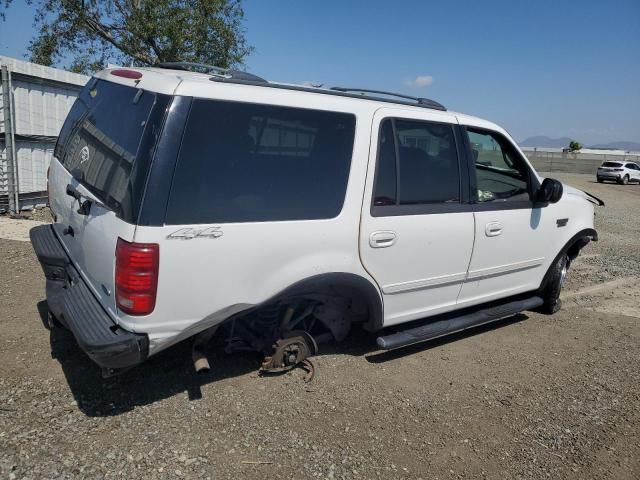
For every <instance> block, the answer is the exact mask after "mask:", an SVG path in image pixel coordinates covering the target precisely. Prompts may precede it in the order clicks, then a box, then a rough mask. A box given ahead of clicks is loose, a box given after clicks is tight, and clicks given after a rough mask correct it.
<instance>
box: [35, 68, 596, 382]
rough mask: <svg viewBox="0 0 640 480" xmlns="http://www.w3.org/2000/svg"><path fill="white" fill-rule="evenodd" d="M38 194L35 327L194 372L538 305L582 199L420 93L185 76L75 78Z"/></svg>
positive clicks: (498, 134) (395, 343) (209, 72)
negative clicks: (189, 354) (181, 355)
mask: <svg viewBox="0 0 640 480" xmlns="http://www.w3.org/2000/svg"><path fill="white" fill-rule="evenodd" d="M193 69H196V70H200V71H198V72H194V71H189V70H193ZM49 194H50V206H51V211H52V214H53V216H54V223H53V226H49V225H46V226H42V227H37V228H35V229H33V230H32V231H31V238H32V243H33V246H34V249H35V251H36V254H37V256H38V258H39V260H40V262H41V264H42V267H43V270H44V273H45V276H46V279H47V282H46V283H47V300H48V305H49V309H50V312H51V318H50V321H51V324H57V323H60V324H62V325H63V326H65V327H67V328H69V329H70V330H71V331H72V332H73V334H74V336H75V338H76V339H77V341H78V343H79V345H80V346H81V347H82V349H83V350H84V351H85V352H86V353H87V354H88V355H89V356H90V357H91V358H92V359H93V360H94V361H95V362H96V363H98V364H99V365H101V366H102V367H103V368H104V372H105V374H110V373H114V372H117V371H118V370H119V369H123V368H126V367H130V366H133V365H135V364H138V363H140V362H142V361H143V360H145V359H146V358H148V357H149V356H151V355H154V354H156V353H158V352H160V351H161V350H164V349H166V348H167V347H169V346H171V345H173V344H175V343H177V342H179V341H181V340H184V339H187V338H191V337H193V348H194V350H193V359H194V361H195V364H196V369H198V370H200V369H204V368H207V366H208V365H207V362H206V357H204V354H203V350H204V346H205V345H206V344H207V342H208V341H209V340H210V339H211V338H212V337H213V336H214V335H215V336H217V337H218V338H219V342H220V343H222V344H223V345H225V349H226V350H227V351H234V350H238V349H250V350H257V351H261V352H262V353H264V355H265V356H266V358H265V362H264V364H263V368H264V369H266V370H271V369H286V368H289V367H291V366H293V365H295V364H297V363H298V362H300V361H302V360H304V359H305V357H307V356H309V355H312V354H314V353H315V352H316V351H317V348H318V347H317V345H318V344H319V343H322V342H324V341H330V340H338V341H340V340H342V339H344V338H345V337H346V335H347V334H348V333H349V331H350V329H351V328H352V327H354V326H355V325H356V324H360V325H361V326H363V327H364V328H366V329H368V330H369V331H378V332H380V336H379V338H378V345H379V346H380V347H382V348H385V349H389V348H396V347H400V346H403V345H407V344H410V343H415V342H419V341H423V340H428V339H431V338H435V337H439V336H442V335H446V334H448V333H452V332H455V331H459V330H463V329H465V328H469V327H473V326H475V325H479V324H483V323H487V322H490V321H493V320H497V319H500V318H504V317H507V316H510V315H513V314H516V313H518V312H520V311H523V310H530V309H537V310H541V311H544V312H548V313H553V312H554V311H556V310H557V309H558V308H559V305H560V303H559V293H560V288H561V286H562V283H563V280H564V276H565V275H566V272H567V268H568V267H569V264H570V262H571V260H572V259H574V258H575V257H576V256H577V255H578V253H579V251H580V249H582V247H584V246H585V245H586V244H587V243H588V242H589V241H590V240H597V234H596V231H595V230H594V225H593V220H594V205H593V204H602V202H600V201H599V200H598V199H596V198H595V197H593V196H591V195H589V194H587V193H583V192H581V191H579V190H576V189H574V188H571V187H567V186H564V187H563V185H562V184H561V183H560V182H558V181H556V180H552V179H544V180H543V179H542V178H540V177H539V176H538V175H537V174H536V172H535V171H534V170H533V168H532V167H531V165H530V164H529V162H528V161H527V159H526V157H525V156H524V155H523V154H522V152H521V151H520V150H519V148H518V147H517V145H516V144H515V142H514V141H513V140H512V139H511V137H510V136H509V135H508V134H507V133H506V132H505V131H504V130H503V129H502V128H500V127H498V126H497V125H495V124H493V123H490V122H487V121H485V120H481V119H479V118H475V117H471V116H467V115H462V114H459V113H454V112H450V111H447V110H446V109H445V108H444V107H443V106H442V105H440V104H438V103H436V102H433V101H431V100H427V99H418V98H410V97H404V96H399V95H394V94H389V93H385V92H376V91H368V90H357V91H354V90H350V89H343V88H334V89H319V88H307V87H301V86H293V85H284V84H276V83H271V82H267V81H265V80H263V79H261V78H259V77H256V76H253V75H250V74H247V73H244V72H237V71H221V70H219V69H215V68H213V67H206V66H199V65H190V64H168V65H167V64H165V65H161V66H158V67H157V68H135V69H133V68H126V69H122V68H120V69H107V70H104V71H102V72H100V73H99V74H97V75H96V76H95V77H94V78H92V79H91V80H90V81H89V83H88V84H87V86H86V87H85V88H84V90H83V91H82V93H81V95H80V97H79V98H78V100H77V101H76V103H75V104H74V106H73V108H72V110H71V112H70V113H69V115H68V117H67V120H66V122H65V124H64V127H63V129H62V131H61V133H60V136H59V139H58V143H57V145H56V148H55V158H54V159H53V161H52V163H51V167H50V171H49ZM416 320H420V322H418V323H416V322H414V321H416ZM407 322H412V323H411V325H407Z"/></svg>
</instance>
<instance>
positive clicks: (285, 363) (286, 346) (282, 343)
mask: <svg viewBox="0 0 640 480" xmlns="http://www.w3.org/2000/svg"><path fill="white" fill-rule="evenodd" d="M273 349H274V351H273V353H272V354H271V355H270V356H268V357H265V358H264V360H263V361H262V366H261V367H260V373H278V372H286V371H288V370H291V369H292V368H294V367H296V366H298V365H300V364H302V363H303V362H304V367H305V370H306V371H307V373H308V377H311V378H313V364H311V362H309V361H308V360H307V358H308V357H310V356H312V355H315V354H316V353H318V345H317V344H316V342H315V340H314V339H313V337H312V336H311V335H309V334H308V333H307V332H303V331H295V330H294V331H291V332H289V333H287V335H286V336H285V337H284V338H281V339H279V340H278V341H276V343H275V345H274V346H273ZM311 378H309V380H310V379H311ZM309 380H307V381H309Z"/></svg>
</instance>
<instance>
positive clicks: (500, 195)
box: [467, 127, 530, 203]
mask: <svg viewBox="0 0 640 480" xmlns="http://www.w3.org/2000/svg"><path fill="white" fill-rule="evenodd" d="M467 135H468V137H469V143H470V144H471V154H472V155H473V160H474V163H475V172H476V183H477V188H478V192H477V195H478V202H479V203H484V202H501V201H518V200H523V201H527V200H529V198H530V197H529V189H528V178H529V170H528V168H527V166H526V165H525V163H524V161H523V160H522V159H521V158H520V156H519V155H518V154H517V152H516V151H515V149H514V147H513V146H512V145H511V144H510V143H509V142H508V141H507V140H506V139H505V138H504V137H502V136H501V135H498V134H496V133H494V132H488V131H485V130H475V129H473V128H469V127H467Z"/></svg>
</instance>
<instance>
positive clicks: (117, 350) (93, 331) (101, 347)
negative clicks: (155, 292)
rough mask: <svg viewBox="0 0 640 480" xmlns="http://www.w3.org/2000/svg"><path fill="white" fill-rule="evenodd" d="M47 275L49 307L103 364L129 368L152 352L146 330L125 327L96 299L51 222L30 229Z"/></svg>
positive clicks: (93, 358) (89, 353)
mask: <svg viewBox="0 0 640 480" xmlns="http://www.w3.org/2000/svg"><path fill="white" fill-rule="evenodd" d="M29 236H30V237H31V244H32V246H33V249H34V250H35V252H36V255H37V257H38V260H39V261H40V265H41V266H42V270H43V271H44V275H45V277H46V279H47V303H48V305H49V309H50V311H51V312H52V313H53V314H54V315H55V316H56V318H57V319H58V320H59V321H60V322H62V323H63V324H64V325H65V326H66V327H67V328H68V329H69V330H71V332H72V333H73V336H74V337H75V339H76V341H77V342H78V345H79V346H80V348H82V350H84V352H85V353H86V354H87V355H88V356H89V357H90V358H91V359H92V360H93V361H94V362H96V363H97V364H98V365H100V366H101V367H104V368H127V367H132V366H134V365H137V364H139V363H141V362H142V361H144V360H145V359H146V358H147V356H148V355H149V339H148V337H147V336H146V335H144V334H137V333H133V332H129V331H127V330H123V329H122V328H120V326H119V325H118V324H116V323H115V322H114V321H113V319H112V318H111V317H110V316H109V315H108V314H107V312H106V311H105V310H104V308H103V307H102V305H101V304H100V303H99V302H98V300H96V298H95V296H94V295H93V293H92V292H91V290H90V289H89V287H88V285H87V284H86V282H85V281H84V280H83V279H82V277H81V276H80V275H79V273H78V271H77V270H76V268H75V267H74V266H73V265H72V263H71V261H70V260H69V257H68V256H67V253H66V252H65V250H64V249H63V248H62V245H61V244H60V241H59V240H58V238H57V237H56V235H55V233H54V232H53V228H52V227H51V225H41V226H38V227H34V228H32V229H31V231H30V232H29Z"/></svg>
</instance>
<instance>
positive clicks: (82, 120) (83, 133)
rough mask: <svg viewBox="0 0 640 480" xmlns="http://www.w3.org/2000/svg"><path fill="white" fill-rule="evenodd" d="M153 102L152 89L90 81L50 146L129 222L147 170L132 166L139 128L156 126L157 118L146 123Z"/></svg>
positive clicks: (77, 176) (141, 133) (141, 134)
mask: <svg viewBox="0 0 640 480" xmlns="http://www.w3.org/2000/svg"><path fill="white" fill-rule="evenodd" d="M155 103H156V94H154V93H151V92H146V91H143V90H140V89H137V88H132V87H126V86H123V85H118V84H114V83H111V82H105V81H98V82H95V84H94V85H92V86H91V87H86V88H85V90H84V91H83V92H82V94H81V96H80V97H79V98H78V99H77V100H76V102H75V104H74V105H73V107H72V109H71V111H70V113H69V115H68V117H67V120H66V121H65V124H64V126H63V128H62V131H61V132H60V137H59V139H58V143H57V145H56V151H55V153H56V157H57V158H58V160H60V161H61V162H62V164H63V165H64V166H65V168H66V169H67V170H69V172H70V173H71V174H72V175H73V177H74V178H75V179H77V180H78V181H79V182H80V183H82V184H83V185H84V186H85V187H86V188H88V189H89V190H90V191H91V192H92V193H93V194H94V195H95V196H96V197H98V198H99V199H100V200H101V201H102V202H104V203H105V205H107V206H108V207H109V208H112V209H113V210H114V211H115V212H116V214H117V215H118V216H120V217H121V218H123V219H125V220H127V221H130V222H133V221H134V220H135V216H136V213H137V209H138V207H139V202H140V199H141V189H142V188H143V185H144V179H145V178H146V174H147V171H148V168H147V167H148V165H146V166H145V168H142V169H140V168H137V169H136V163H137V162H136V158H137V157H138V150H139V148H140V145H141V142H142V141H143V137H144V135H145V132H148V133H153V134H154V135H157V134H158V133H159V129H160V126H161V118H158V119H155V120H154V121H153V122H149V120H150V116H151V112H152V109H153V107H154V104H155ZM150 123H153V124H154V125H150ZM152 143H153V142H152ZM147 153H148V154H149V155H150V152H147ZM142 163H145V162H142Z"/></svg>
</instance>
